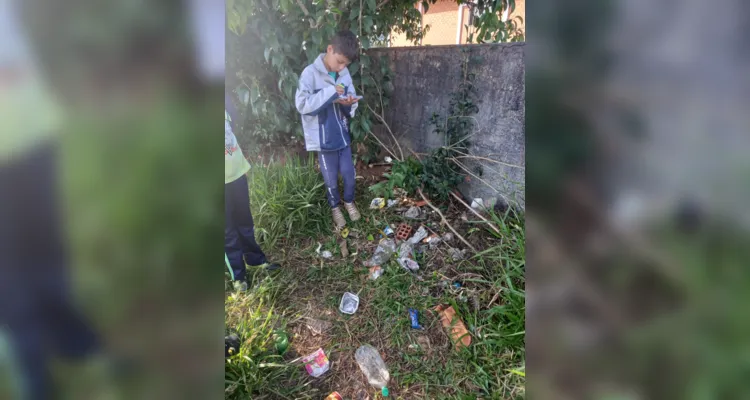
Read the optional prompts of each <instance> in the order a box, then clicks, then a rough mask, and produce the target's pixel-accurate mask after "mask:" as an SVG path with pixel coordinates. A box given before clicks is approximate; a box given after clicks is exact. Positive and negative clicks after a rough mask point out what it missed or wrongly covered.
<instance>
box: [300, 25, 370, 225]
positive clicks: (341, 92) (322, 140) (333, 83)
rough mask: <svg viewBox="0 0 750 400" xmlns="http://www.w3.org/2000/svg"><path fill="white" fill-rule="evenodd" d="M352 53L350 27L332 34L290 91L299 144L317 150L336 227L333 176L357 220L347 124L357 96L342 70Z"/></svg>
mask: <svg viewBox="0 0 750 400" xmlns="http://www.w3.org/2000/svg"><path fill="white" fill-rule="evenodd" d="M358 54H359V41H358V40H357V37H356V36H355V35H354V34H353V33H352V32H350V31H341V32H339V33H337V34H336V36H334V37H333V39H332V40H331V43H330V44H329V45H328V48H327V49H326V52H325V53H323V54H321V55H320V56H318V58H316V59H315V61H314V62H313V63H312V64H310V65H309V66H307V68H305V70H304V71H302V75H300V80H299V87H298V88H297V94H296V106H297V111H299V113H300V114H302V128H303V130H304V132H305V147H306V148H307V151H317V152H318V160H319V162H320V171H321V172H322V173H323V180H324V181H325V185H326V191H327V197H328V204H329V205H330V206H331V209H332V211H333V222H334V225H335V226H336V228H337V229H340V228H343V227H344V226H345V225H346V220H345V219H344V214H343V213H342V212H341V208H340V204H341V196H340V194H339V188H338V179H339V174H341V177H342V178H343V181H344V208H346V211H347V212H348V213H349V217H350V218H351V220H352V221H357V220H358V219H360V218H361V215H360V214H359V211H358V210H357V207H356V206H355V205H354V187H355V171H354V162H353V161H352V148H351V143H352V140H351V136H350V135H349V124H348V121H349V119H350V118H352V117H354V112H355V110H356V109H357V101H358V99H357V97H356V92H355V90H354V85H353V84H352V77H351V75H350V74H349V70H348V69H347V68H346V67H347V65H349V64H350V63H351V62H352V61H353V60H355V59H356V58H357V55H358Z"/></svg>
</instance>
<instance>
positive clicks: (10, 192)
mask: <svg viewBox="0 0 750 400" xmlns="http://www.w3.org/2000/svg"><path fill="white" fill-rule="evenodd" d="M57 176H58V170H57V148H56V146H54V145H51V144H47V145H44V146H40V147H38V148H36V149H35V150H34V151H32V152H30V153H28V154H25V155H23V156H22V157H20V158H18V159H15V160H13V161H10V162H4V163H3V164H0V328H2V330H3V331H4V333H9V334H10V341H11V346H12V348H13V351H14V355H15V356H16V361H17V363H18V365H19V366H20V369H21V373H22V375H23V378H24V381H25V385H24V389H25V391H26V393H27V394H28V397H27V398H29V399H48V398H51V395H52V393H53V389H52V387H51V379H50V374H49V371H48V361H49V360H50V359H51V358H52V357H63V358H66V359H69V360H77V359H81V358H83V357H85V356H88V355H90V354H92V353H94V352H96V351H98V350H99V341H98V338H97V336H96V335H95V333H94V332H93V331H92V330H91V329H90V327H89V326H88V324H87V323H86V322H85V320H84V318H83V317H82V315H81V314H80V313H79V311H78V310H77V309H76V308H75V307H74V306H73V303H72V301H71V296H70V292H69V290H70V287H69V268H68V260H67V254H66V249H65V239H64V232H63V218H62V215H61V204H60V201H59V198H60V196H59V191H58V186H57V184H58V181H57Z"/></svg>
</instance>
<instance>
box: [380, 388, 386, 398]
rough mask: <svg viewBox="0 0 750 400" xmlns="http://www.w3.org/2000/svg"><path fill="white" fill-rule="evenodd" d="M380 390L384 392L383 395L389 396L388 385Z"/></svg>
mask: <svg viewBox="0 0 750 400" xmlns="http://www.w3.org/2000/svg"><path fill="white" fill-rule="evenodd" d="M380 392H381V393H383V397H388V388H387V387H384V388H383V390H381V391H380Z"/></svg>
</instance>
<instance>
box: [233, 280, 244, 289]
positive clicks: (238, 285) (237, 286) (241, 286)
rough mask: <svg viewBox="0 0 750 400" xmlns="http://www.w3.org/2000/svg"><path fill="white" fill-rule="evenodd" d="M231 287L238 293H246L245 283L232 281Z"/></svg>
mask: <svg viewBox="0 0 750 400" xmlns="http://www.w3.org/2000/svg"><path fill="white" fill-rule="evenodd" d="M232 285H233V286H234V290H236V291H238V292H247V282H245V281H234V283H233V284H232Z"/></svg>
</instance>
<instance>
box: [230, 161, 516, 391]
mask: <svg viewBox="0 0 750 400" xmlns="http://www.w3.org/2000/svg"><path fill="white" fill-rule="evenodd" d="M313 173H314V174H315V176H314V177H313V176H312V175H313ZM254 174H256V175H254V176H253V179H252V182H253V183H252V184H251V188H252V189H251V190H258V191H259V192H258V193H251V198H252V199H254V204H253V207H254V209H258V210H259V214H258V217H257V225H258V227H259V228H263V229H265V230H266V232H265V233H264V234H265V235H267V236H265V238H264V239H265V241H266V244H268V243H273V242H274V241H275V240H278V239H279V238H281V237H286V238H287V239H289V240H292V241H293V242H292V243H295V246H287V247H285V248H284V249H283V253H284V255H285V257H286V259H285V260H283V264H284V266H283V268H282V270H281V271H280V272H279V273H278V275H275V276H273V277H270V276H266V275H265V274H266V273H265V272H262V271H261V272H260V274H261V275H262V276H257V275H256V277H255V279H254V280H253V281H254V282H255V283H256V289H254V290H251V291H250V292H249V293H248V294H247V295H236V296H237V297H231V298H230V299H229V300H227V325H228V327H229V328H231V329H235V330H236V331H238V332H239V333H240V334H241V336H242V337H243V339H244V340H245V342H244V343H243V346H245V347H244V348H243V350H242V351H241V353H240V355H238V356H235V357H233V358H232V359H231V360H230V361H228V363H227V367H226V371H227V372H226V377H227V382H226V390H227V398H253V399H256V398H257V399H263V398H267V399H275V398H296V399H303V398H323V397H325V396H326V395H327V394H328V393H330V392H332V391H334V390H336V391H338V392H339V393H341V394H342V395H343V396H344V397H345V398H357V397H356V396H357V395H358V394H359V393H360V391H362V390H364V391H365V392H367V393H370V396H373V394H374V393H375V390H372V389H371V388H369V386H368V385H367V383H366V380H365V379H364V376H363V375H362V374H361V373H360V372H359V369H358V367H357V365H356V362H355V360H354V356H353V354H354V350H355V349H356V348H357V347H358V346H360V345H362V344H364V343H369V344H371V345H373V346H375V347H376V348H378V350H379V351H380V352H381V355H383V357H384V360H385V362H386V364H387V365H388V368H389V370H390V372H391V377H392V378H391V383H390V384H389V388H390V389H391V393H392V396H393V398H396V399H398V398H401V399H451V400H458V399H467V398H487V399H496V398H503V399H517V398H523V396H524V382H525V377H524V372H523V371H524V365H525V352H524V342H525V340H524V339H525V331H524V325H525V319H524V312H525V280H524V268H525V264H524V258H525V243H524V240H525V237H524V222H523V216H522V215H517V214H515V213H514V212H513V211H512V209H510V210H509V211H507V212H506V213H504V214H496V213H490V215H488V218H489V219H490V220H491V221H492V222H493V223H494V224H495V225H496V226H497V227H498V228H499V232H495V231H494V230H491V229H489V228H488V226H487V225H486V224H482V225H479V224H477V225H472V223H464V224H462V225H461V226H457V227H458V228H459V230H461V231H462V232H466V231H468V232H469V233H463V234H466V235H471V238H472V239H474V240H472V242H473V243H474V244H476V245H477V247H478V248H480V249H483V250H482V251H481V252H480V253H478V254H476V255H475V256H474V257H472V258H470V259H468V260H464V261H461V262H454V261H452V260H451V259H450V257H449V256H448V255H447V253H448V252H447V246H448V244H444V245H443V247H439V248H437V249H434V250H429V251H428V250H426V251H425V253H424V254H423V255H422V257H421V258H420V259H421V260H422V262H421V265H422V268H421V269H420V271H419V275H421V276H422V277H423V280H421V281H420V280H418V279H416V277H415V276H414V275H413V274H412V273H409V272H406V271H405V270H403V269H402V268H401V267H399V266H398V265H397V263H396V261H395V260H391V261H389V262H388V263H387V264H386V265H383V268H384V270H385V274H384V275H383V276H382V277H381V278H379V279H378V280H376V281H370V280H368V279H367V278H366V277H367V273H368V271H367V269H365V268H362V267H361V264H360V262H359V261H358V260H360V261H361V260H363V259H366V258H368V257H369V255H370V254H371V253H372V251H373V249H374V247H375V246H376V245H377V243H376V240H377V239H375V238H376V237H377V236H378V234H379V233H380V229H381V228H382V223H383V220H384V219H385V220H388V219H389V218H390V219H393V220H394V221H391V222H395V221H397V220H398V217H396V216H389V215H388V214H387V212H385V213H384V212H383V211H381V210H370V209H362V210H361V211H362V214H363V218H362V220H361V221H359V222H357V223H354V224H350V229H351V234H350V237H349V239H348V240H349V248H350V249H351V250H352V252H357V253H358V255H357V256H356V257H350V258H348V259H346V260H342V259H341V258H340V257H336V258H335V259H334V260H332V261H327V262H321V260H320V259H319V257H318V256H317V255H316V253H315V247H316V244H315V243H322V244H323V245H324V246H325V248H326V249H328V250H331V251H333V253H334V254H337V252H336V243H337V241H338V239H336V238H335V237H333V236H332V235H331V231H330V229H329V228H328V226H327V225H326V224H324V223H322V222H320V223H319V222H318V221H319V220H320V221H327V220H328V219H327V216H326V215H324V213H325V212H329V211H327V209H328V207H327V206H326V203H325V196H324V193H323V191H322V190H319V193H317V194H315V196H319V197H318V198H315V197H313V193H315V191H318V189H317V188H316V186H317V185H318V183H314V182H319V183H322V182H320V178H318V176H317V172H315V171H314V169H313V168H312V167H311V166H310V167H307V166H302V165H300V164H298V161H296V160H291V161H287V163H286V164H285V166H280V165H272V166H270V167H269V168H268V169H267V170H260V169H259V168H256V169H255V170H254ZM305 177H307V178H305ZM277 182H282V184H281V185H279V186H266V185H277ZM291 182H299V183H300V184H301V186H300V188H299V189H298V191H301V192H305V193H307V192H309V196H310V197H309V198H306V199H305V201H304V202H303V201H302V199H301V198H300V199H299V200H295V201H294V202H291V201H286V204H285V205H284V206H283V207H278V208H270V207H269V206H268V205H265V204H263V203H267V202H270V200H268V199H263V196H271V197H273V198H282V197H286V196H288V193H289V191H290V190H291V189H290V188H291V187H292V186H285V185H289V184H290V183H291ZM295 184H296V183H295ZM260 193H265V194H263V195H261V194H260ZM358 193H360V194H363V193H365V191H362V190H361V188H359V189H358ZM367 200H368V199H365V198H360V199H358V202H360V203H362V202H365V201H367ZM261 201H263V203H261ZM303 203H304V204H303ZM305 204H310V206H304V205H305ZM303 206H304V207H303ZM301 207H303V208H301ZM298 208H301V211H300V212H298V213H295V214H292V213H290V212H286V211H285V210H291V209H298ZM254 211H255V210H254ZM272 211H273V212H272ZM271 218H282V219H283V221H284V222H283V223H279V222H277V224H276V225H273V224H272V223H273V222H274V221H272V220H269V219H271ZM262 224H269V225H262ZM370 236H371V237H373V239H375V240H369V239H367V238H368V237H370ZM456 243H457V242H456V241H454V243H453V244H452V245H456ZM266 249H267V251H269V252H273V250H272V248H271V247H270V246H268V245H267V246H266ZM453 282H461V286H460V288H455V287H454V286H453ZM251 286H252V285H251ZM345 291H349V292H353V293H357V294H358V295H359V297H360V309H359V310H358V311H357V313H356V314H355V315H352V316H345V315H342V314H340V313H339V312H338V310H337V307H338V302H339V300H340V298H341V295H342V294H343V293H344V292H345ZM440 304H451V305H453V306H454V308H455V309H456V311H457V313H458V315H460V316H461V318H462V319H463V320H464V322H465V323H466V326H467V328H468V329H469V330H470V332H471V335H472V344H471V346H470V347H469V348H467V349H464V350H461V351H455V350H454V348H453V344H452V343H451V342H450V339H449V337H448V335H447V333H446V331H445V330H444V328H443V327H442V325H441V324H440V322H439V319H438V318H437V317H436V316H434V315H432V313H431V312H430V311H429V310H430V309H432V308H433V307H435V306H437V305H440ZM409 308H415V309H417V310H419V312H420V323H421V324H422V326H423V327H424V329H423V330H415V329H412V328H411V326H410V323H409V319H408V311H407V310H408V309H409ZM308 317H311V318H316V319H321V320H325V321H328V322H330V323H331V329H330V331H328V332H327V333H324V334H322V335H313V334H312V333H311V331H310V330H309V329H308V328H306V326H305V324H304V322H301V321H304V320H305V319H306V318H308ZM277 329H284V330H286V332H287V333H288V334H289V338H290V354H287V355H286V356H284V357H281V356H278V355H277V354H276V353H275V352H274V351H273V340H272V337H273V333H274V331H275V330H277ZM319 347H320V348H323V349H324V350H325V351H326V354H328V356H329V359H330V360H331V363H332V366H331V370H330V371H329V372H328V373H326V375H324V377H322V378H319V379H311V378H309V377H307V375H306V374H305V372H304V369H303V368H302V366H301V365H300V364H299V363H298V362H294V361H295V358H296V357H300V356H304V355H307V354H309V353H311V352H313V351H315V350H316V349H317V348H319ZM371 398H378V397H371Z"/></svg>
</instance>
